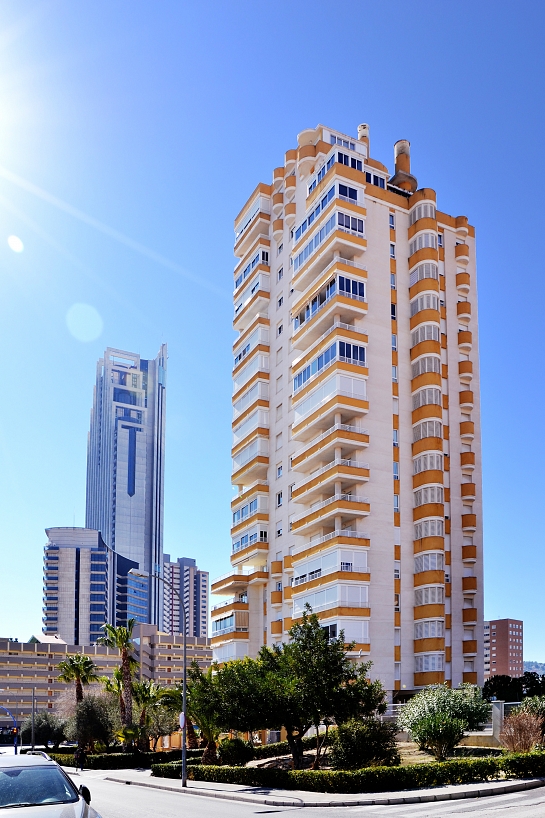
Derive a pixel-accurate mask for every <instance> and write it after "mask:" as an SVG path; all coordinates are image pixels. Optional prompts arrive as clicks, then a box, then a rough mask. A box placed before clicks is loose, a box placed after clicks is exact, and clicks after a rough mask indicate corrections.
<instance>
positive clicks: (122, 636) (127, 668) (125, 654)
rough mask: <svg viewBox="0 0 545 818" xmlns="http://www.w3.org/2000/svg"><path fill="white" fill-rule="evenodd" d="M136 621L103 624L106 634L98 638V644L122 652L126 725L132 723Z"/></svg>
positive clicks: (122, 680) (124, 724) (123, 721)
mask: <svg viewBox="0 0 545 818" xmlns="http://www.w3.org/2000/svg"><path fill="white" fill-rule="evenodd" d="M135 623H136V620H135V619H129V621H128V622H127V627H124V626H123V625H119V626H118V627H115V626H114V625H109V624H106V625H103V626H102V629H103V631H104V636H101V637H99V638H98V639H97V643H98V644H100V645H105V646H106V647H107V648H114V649H117V650H119V651H120V653H121V677H122V679H121V685H122V689H123V701H124V704H125V711H124V714H123V716H124V717H123V718H122V724H123V726H124V727H128V726H129V725H131V724H132V674H133V669H134V664H135V659H134V643H133V641H132V632H133V629H134V625H135Z"/></svg>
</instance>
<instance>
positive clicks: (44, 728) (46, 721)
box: [21, 710, 66, 749]
mask: <svg viewBox="0 0 545 818" xmlns="http://www.w3.org/2000/svg"><path fill="white" fill-rule="evenodd" d="M65 734H66V722H65V721H64V720H63V719H60V718H59V717H58V716H55V715H54V714H53V713H51V712H50V711H49V710H44V711H42V712H40V713H36V715H35V717H34V740H35V742H36V744H43V745H44V747H45V748H46V749H47V748H48V747H49V745H50V744H52V745H53V748H54V749H56V748H57V747H58V746H59V744H60V743H61V741H64V739H65V737H66V735H65ZM31 739H32V718H31V717H29V718H28V719H25V721H24V722H23V725H22V727H21V740H22V741H23V742H24V743H25V744H28V743H30V741H31Z"/></svg>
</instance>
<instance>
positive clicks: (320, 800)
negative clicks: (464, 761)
mask: <svg viewBox="0 0 545 818" xmlns="http://www.w3.org/2000/svg"><path fill="white" fill-rule="evenodd" d="M93 772H94V773H95V775H96V777H98V776H99V771H98V770H97V771H93ZM100 777H103V778H104V780H105V781H113V782H116V783H118V784H129V785H134V786H140V787H151V788H152V789H157V790H166V791H168V792H179V793H180V794H183V795H193V796H199V795H200V796H204V797H206V798H222V799H224V800H227V801H245V802H248V803H251V804H265V805H266V806H273V807H360V806H378V805H383V806H384V805H388V804H419V803H424V802H428V801H451V800H457V799H462V798H483V797H486V796H491V795H504V794H505V793H511V792H520V791H522V790H529V789H535V788H536V787H545V779H543V778H534V779H530V780H526V781H520V780H511V781H489V782H487V783H481V784H456V785H451V786H447V787H434V788H432V789H426V790H398V791H396V792H379V793H354V794H346V793H339V794H338V795H332V794H330V793H320V792H301V791H300V790H269V789H264V788H260V787H244V786H240V785H238V784H217V783H213V782H208V781H188V782H187V789H185V790H183V789H182V786H181V782H180V781H176V780H175V779H168V778H152V776H151V773H150V771H149V770H142V771H139V770H115V771H111V772H110V771H108V772H106V771H105V774H104V776H100Z"/></svg>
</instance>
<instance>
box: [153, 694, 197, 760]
mask: <svg viewBox="0 0 545 818" xmlns="http://www.w3.org/2000/svg"><path fill="white" fill-rule="evenodd" d="M190 724H191V719H188V720H187V726H188V727H189V725H190ZM178 729H179V725H178V714H177V713H176V712H175V711H174V710H173V709H172V708H171V707H167V706H166V705H165V704H163V703H162V702H157V704H155V705H154V706H153V707H151V708H150V709H149V710H148V714H147V728H146V730H147V735H148V737H149V739H151V741H152V742H153V749H154V750H156V749H157V742H158V741H159V739H160V738H162V737H163V736H169V735H170V734H171V733H174V732H175V731H176V730H178ZM188 738H189V736H188ZM190 746H191V744H190Z"/></svg>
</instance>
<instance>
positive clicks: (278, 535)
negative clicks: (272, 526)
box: [276, 525, 282, 537]
mask: <svg viewBox="0 0 545 818" xmlns="http://www.w3.org/2000/svg"><path fill="white" fill-rule="evenodd" d="M276 536H277V537H281V536H282V526H281V525H279V526H278V528H277V529H276Z"/></svg>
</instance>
